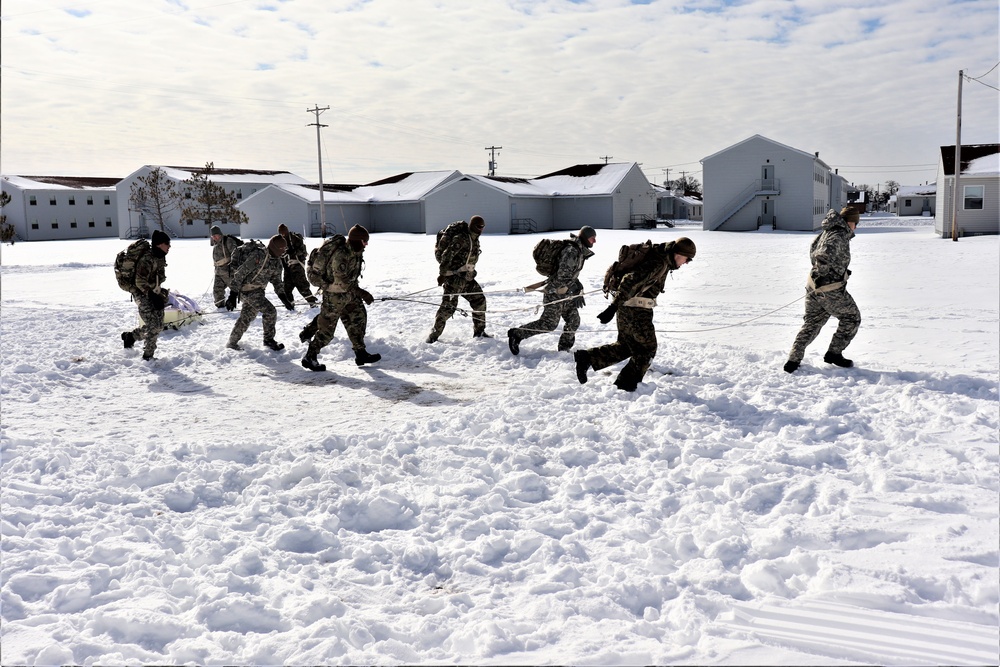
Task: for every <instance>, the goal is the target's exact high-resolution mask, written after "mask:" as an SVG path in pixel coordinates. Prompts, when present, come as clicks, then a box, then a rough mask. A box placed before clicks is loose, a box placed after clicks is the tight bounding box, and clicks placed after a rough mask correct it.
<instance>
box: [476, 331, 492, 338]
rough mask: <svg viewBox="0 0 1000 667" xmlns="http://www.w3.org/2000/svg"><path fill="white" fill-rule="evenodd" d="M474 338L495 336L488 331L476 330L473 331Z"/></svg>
mask: <svg viewBox="0 0 1000 667" xmlns="http://www.w3.org/2000/svg"><path fill="white" fill-rule="evenodd" d="M472 337H473V338H493V336H491V335H489V334H488V333H486V331H474V332H472Z"/></svg>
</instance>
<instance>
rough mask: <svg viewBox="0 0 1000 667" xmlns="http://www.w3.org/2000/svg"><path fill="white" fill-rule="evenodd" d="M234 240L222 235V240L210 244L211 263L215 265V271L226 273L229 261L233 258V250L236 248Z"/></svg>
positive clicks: (227, 235)
mask: <svg viewBox="0 0 1000 667" xmlns="http://www.w3.org/2000/svg"><path fill="white" fill-rule="evenodd" d="M237 247H238V246H237V243H236V239H234V238H233V237H232V236H230V235H229V234H224V235H223V236H222V240H221V241H219V242H218V243H213V244H212V263H214V264H215V270H216V271H227V270H228V269H226V268H225V267H227V266H229V261H230V260H231V259H232V258H233V250H235V249H236V248H237Z"/></svg>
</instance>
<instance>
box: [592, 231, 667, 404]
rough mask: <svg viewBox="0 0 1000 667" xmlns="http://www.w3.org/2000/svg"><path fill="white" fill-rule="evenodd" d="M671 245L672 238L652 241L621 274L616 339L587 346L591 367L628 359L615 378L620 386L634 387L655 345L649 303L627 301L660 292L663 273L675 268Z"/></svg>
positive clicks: (656, 294)
mask: <svg viewBox="0 0 1000 667" xmlns="http://www.w3.org/2000/svg"><path fill="white" fill-rule="evenodd" d="M673 246H674V242H673V241H670V242H668V243H657V244H655V245H653V247H652V248H651V249H650V251H649V253H648V254H647V255H646V257H645V258H644V259H643V261H642V262H641V263H640V264H639V265H638V266H637V267H635V269H633V270H632V271H631V272H630V273H627V274H625V276H624V277H623V278H622V281H621V284H620V286H619V288H618V296H617V297H616V298H615V302H614V303H615V305H617V306H618V310H617V311H616V314H615V315H616V320H617V324H618V340H616V341H615V342H614V343H611V344H609V345H602V346H600V347H595V348H592V349H590V350H587V353H588V354H589V358H590V365H591V367H592V368H593V369H594V370H601V369H602V368H606V367H608V366H610V365H612V364H616V363H618V362H619V361H622V360H624V359H628V360H629V362H628V363H627V364H625V366H624V367H623V368H622V370H621V371H620V372H619V373H618V377H617V378H616V379H615V385H617V386H618V387H619V388H621V389H627V390H629V391H632V390H634V389H635V388H636V386H637V385H638V384H639V382H641V381H642V378H643V376H644V375H645V374H646V371H647V370H649V365H650V363H652V361H653V357H654V356H656V347H657V341H656V329H655V328H654V326H653V309H652V307H645V306H641V305H628V304H629V302H630V301H631V300H632V299H633V298H638V299H655V298H656V297H657V296H658V295H659V294H661V293H662V292H663V286H664V283H665V282H666V280H667V275H668V274H669V273H670V272H671V271H674V270H676V269H677V268H678V267H677V265H676V264H675V263H674V247H673ZM632 303H633V304H635V302H632Z"/></svg>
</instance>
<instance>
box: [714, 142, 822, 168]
mask: <svg viewBox="0 0 1000 667" xmlns="http://www.w3.org/2000/svg"><path fill="white" fill-rule="evenodd" d="M754 139H761V140H762V141H766V142H768V143H770V144H774V145H775V146H779V147H781V148H784V149H785V150H789V151H792V152H793V153H799V154H800V155H804V156H806V157H809V158H812V159H813V160H816V161H817V162H819V163H820V164H821V165H823V166H824V167H826V168H827V169H830V165H828V164H827V163H826V162H823V160H821V159H820V158H819V155H816V154H814V153H809V152H807V151H804V150H800V149H798V148H792V147H791V146H786V145H785V144H783V143H781V142H779V141H775V140H774V139H768V138H767V137H765V136H763V135H760V134H755V135H753V136H752V137H747V138H746V139H744V140H743V141H739V142H737V143H735V144H733V145H732V146H728V147H726V148H723V149H722V150H721V151H716V152H715V153H712V154H711V155H709V156H708V157H703V158H702V159H701V162H702V164H704V163H705V161H706V160H711V159H712V158H714V157H716V156H717V155H720V154H722V153H725V152H727V151H729V150H732V149H733V148H736V147H737V146H741V145H743V144H745V143H747V142H748V141H753V140H754Z"/></svg>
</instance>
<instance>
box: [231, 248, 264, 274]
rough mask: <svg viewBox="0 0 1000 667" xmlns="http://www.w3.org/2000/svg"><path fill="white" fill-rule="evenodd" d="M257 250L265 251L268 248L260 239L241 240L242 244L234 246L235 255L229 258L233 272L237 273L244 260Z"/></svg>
mask: <svg viewBox="0 0 1000 667" xmlns="http://www.w3.org/2000/svg"><path fill="white" fill-rule="evenodd" d="M255 250H262V251H264V252H265V253H266V252H267V248H266V247H265V246H264V244H263V243H261V242H260V241H247V242H246V243H244V242H243V241H240V244H239V245H238V246H236V247H235V248H233V256H232V257H230V259H229V267H230V270H231V273H232V274H235V273H236V271H237V270H239V268H240V267H241V266H243V262H245V261H247V258H249V257H250V255H252V254H253V253H254V251H255Z"/></svg>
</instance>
